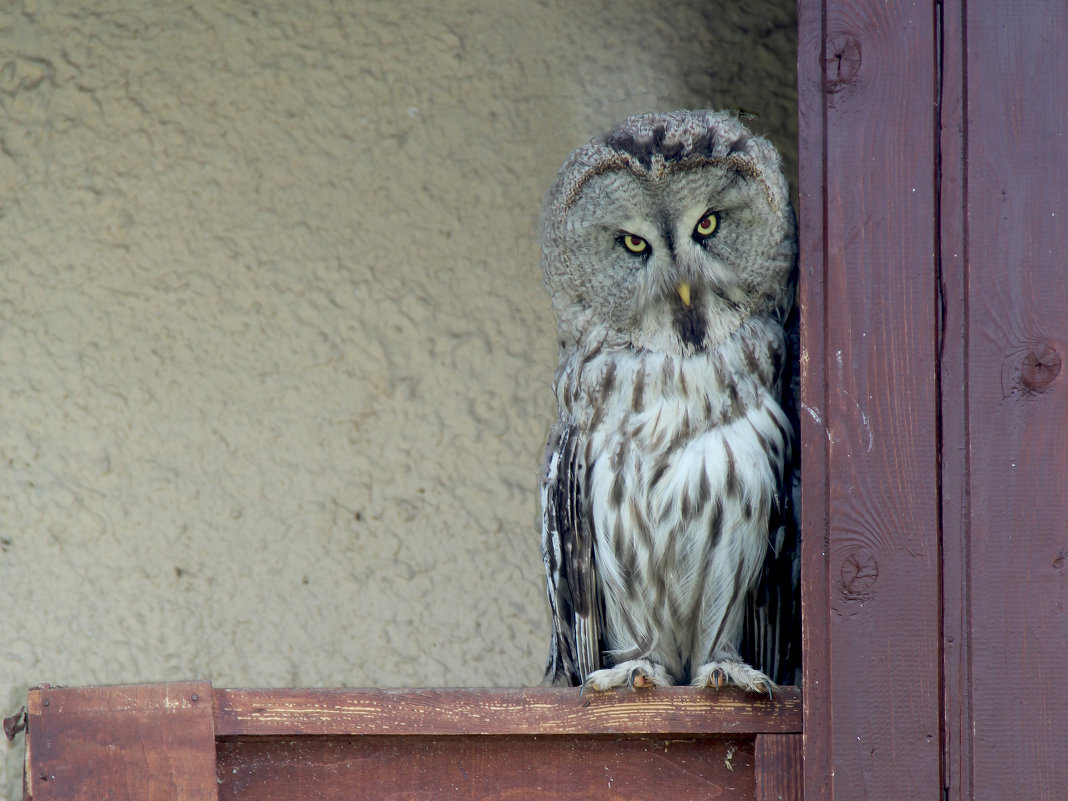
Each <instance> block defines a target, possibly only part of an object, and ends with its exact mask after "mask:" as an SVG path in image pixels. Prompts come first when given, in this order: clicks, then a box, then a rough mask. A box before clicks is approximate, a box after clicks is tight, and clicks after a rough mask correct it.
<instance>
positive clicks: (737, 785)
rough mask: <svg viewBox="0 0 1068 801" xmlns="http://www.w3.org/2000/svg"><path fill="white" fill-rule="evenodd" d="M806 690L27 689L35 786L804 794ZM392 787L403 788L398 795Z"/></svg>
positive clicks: (523, 794)
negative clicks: (756, 694)
mask: <svg viewBox="0 0 1068 801" xmlns="http://www.w3.org/2000/svg"><path fill="white" fill-rule="evenodd" d="M801 721H802V711H801V694H800V691H799V690H797V689H794V688H786V689H783V690H781V691H780V692H778V693H777V694H776V695H775V698H774V699H772V700H769V699H766V698H753V697H752V696H747V695H744V694H743V693H740V692H738V691H735V690H721V691H719V692H715V691H707V690H706V691H697V690H692V689H689V688H669V689H656V690H652V689H651V690H640V691H637V692H629V691H628V692H614V693H607V694H589V693H588V694H586V695H580V694H579V693H578V691H577V690H566V689H564V690H561V689H545V688H534V689H519V690H470V689H424V690H310V689H292V690H278V689H265V690H227V689H213V688H212V686H211V685H210V684H209V683H207V682H191V683H175V684H143V685H120V686H112V687H81V688H58V687H49V686H47V685H45V686H42V687H39V688H37V689H34V690H31V691H30V694H29V698H28V701H27V730H26V736H27V740H26V774H25V775H26V782H25V787H26V798H27V799H34V800H35V801H51V800H52V799H55V800H56V801H59V800H61V799H63V800H67V799H70V800H73V799H90V798H94V799H95V798H102V797H107V798H108V799H110V801H123V799H129V801H133V800H134V799H145V798H175V799H182V801H187V800H189V801H220V799H221V801H229V799H234V801H237V800H238V799H242V800H247V801H254V800H255V801H259V800H263V801H266V800H267V799H283V798H285V799H288V798H296V797H305V796H307V795H308V793H309V791H310V788H314V795H315V797H316V798H320V799H338V801H341V799H360V798H366V799H378V798H382V797H385V796H387V795H389V797H397V798H413V799H424V798H435V799H475V798H477V799H506V798H508V799H514V798H524V799H530V801H538V800H539V799H549V798H554V799H559V798H564V799H568V798H570V799H577V798H603V799H609V800H610V799H645V798H648V799H656V801H662V799H663V798H704V797H718V796H719V795H723V796H725V797H730V798H737V799H743V800H744V799H757V800H758V801H765V799H773V798H774V799H783V801H797V800H798V799H799V798H800V781H801V734H800V732H801ZM391 793H392V794H393V795H390V794H391Z"/></svg>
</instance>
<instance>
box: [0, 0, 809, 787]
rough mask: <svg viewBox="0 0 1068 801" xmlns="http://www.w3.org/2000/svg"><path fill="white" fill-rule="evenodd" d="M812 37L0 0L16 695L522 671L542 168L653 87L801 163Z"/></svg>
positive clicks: (485, 7)
mask: <svg viewBox="0 0 1068 801" xmlns="http://www.w3.org/2000/svg"><path fill="white" fill-rule="evenodd" d="M743 7H744V10H743ZM794 41H795V29H794V9H793V4H792V3H791V2H781V0H775V1H774V2H767V3H751V2H743V0H730V1H729V2H719V3H717V2H710V1H709V0H705V1H704V2H698V1H697V0H685V1H684V2H678V3H667V4H664V3H652V2H637V1H636V0H630V1H628V2H617V3H607V2H606V3H599V2H590V3H569V2H563V1H562V0H561V1H560V2H555V1H554V0H547V1H546V2H539V3H534V2H526V0H513V1H512V2H503V3H489V2H483V3H478V2H470V1H464V2H438V1H437V0H421V1H420V2H409V3H384V2H340V1H339V2H328V1H327V0H316V1H311V0H309V1H308V2H302V3H289V2H283V1H282V0H267V2H262V1H261V2H241V1H240V0H210V2H209V1H208V0H194V1H193V2H181V3H178V2H161V3H160V2H155V3H154V2H149V1H148V0H100V1H98V2H93V3H88V2H86V3H81V4H79V3H72V2H48V0H42V1H41V2H30V0H26V1H25V2H22V3H21V4H19V3H14V4H12V3H6V4H3V5H2V6H0V275H2V279H3V281H2V284H0V587H2V589H3V599H4V610H3V613H2V614H3V626H2V628H0V702H2V703H3V704H4V708H3V709H0V711H2V712H4V713H5V714H6V713H10V712H13V711H14V710H16V709H17V708H18V706H19V704H20V703H21V702H22V700H23V699H24V696H25V692H26V689H27V687H29V686H31V685H34V684H37V683H40V682H46V681H47V682H50V683H59V684H68V685H71V684H90V683H116V682H134V681H157V680H171V679H187V678H194V677H202V678H207V679H210V680H211V681H213V682H214V683H215V684H216V685H217V686H269V685H302V686H328V685H334V686H346V685H348V686H353V685H376V686H404V685H523V684H529V683H535V682H537V681H538V680H539V678H540V673H541V668H542V663H543V659H544V646H545V641H546V633H547V628H546V627H547V613H546V610H545V603H544V600H543V587H542V583H543V576H542V567H541V562H540V556H539V550H538V548H539V546H538V536H537V532H536V518H537V500H536V492H535V488H536V472H537V467H538V465H539V463H540V459H541V449H542V445H543V441H544V437H545V434H546V432H547V430H548V427H549V424H550V423H551V421H552V419H553V417H554V405H553V400H552V396H551V394H550V391H549V383H550V380H551V376H552V371H553V368H554V367H555V360H556V351H555V344H554V322H553V319H552V315H551V310H550V308H549V303H548V300H547V298H546V296H545V294H544V292H543V290H542V287H541V276H540V272H539V269H538V264H537V261H538V250H537V243H536V239H535V231H536V221H537V215H538V211H539V207H540V203H541V197H542V194H543V192H544V191H545V190H546V189H547V188H548V186H549V183H550V182H551V180H552V178H553V176H554V174H555V171H556V169H557V167H558V166H559V165H560V163H561V162H562V161H563V159H564V157H565V156H566V155H567V153H568V152H569V151H570V150H571V149H572V148H574V147H576V146H578V145H579V144H581V143H582V142H584V141H585V140H587V139H588V138H589V137H590V136H592V135H593V134H595V133H597V132H598V131H599V130H602V129H603V128H605V127H607V126H608V125H610V124H612V123H614V122H615V121H617V120H618V119H620V118H622V117H623V116H626V115H628V114H631V113H635V112H638V111H645V110H654V109H661V110H664V109H670V108H676V107H691V108H696V107H709V106H713V107H738V108H742V109H745V110H746V111H749V112H754V113H756V114H757V115H758V117H757V119H756V120H755V121H753V122H751V123H750V124H751V125H752V126H753V127H754V128H756V129H758V130H760V131H761V132H765V133H768V134H769V135H770V136H771V137H772V139H773V140H774V141H775V142H776V143H777V144H778V145H779V146H780V147H781V148H782V149H783V151H784V154H785V156H786V158H787V162H788V164H789V165H790V166H791V168H792V166H793V164H794V153H795V145H794V139H795V131H796V123H795V106H796V101H795V90H794V55H795V50H794ZM19 751H20V749H19V748H16V747H12V748H8V749H7V758H6V759H5V760H4V766H3V775H2V777H0V792H6V794H7V795H8V797H11V798H14V797H17V795H18V794H19V792H20V791H19V786H20V785H19V782H20V770H21V768H20V759H21V754H20V753H19Z"/></svg>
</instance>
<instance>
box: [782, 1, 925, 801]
mask: <svg viewBox="0 0 1068 801" xmlns="http://www.w3.org/2000/svg"><path fill="white" fill-rule="evenodd" d="M800 10H801V31H800V43H799V87H800V88H799V91H800V94H801V109H802V111H801V128H802V137H801V145H802V148H803V150H802V153H801V163H802V164H803V165H807V166H806V167H805V169H804V170H803V172H802V184H803V185H802V191H801V209H800V212H801V219H802V221H803V223H802V227H801V236H802V241H801V252H802V254H803V256H802V270H801V280H802V284H801V303H802V325H803V327H804V330H805V335H804V338H803V352H802V404H803V409H802V417H803V418H805V419H804V427H803V429H802V449H803V450H802V462H803V464H802V471H803V476H804V477H805V478H804V483H805V488H804V495H803V502H802V509H803V515H804V519H803V531H804V538H803V546H802V547H803V558H802V571H803V575H804V577H805V578H804V584H805V595H804V600H805V613H806V618H805V620H806V624H805V642H804V653H805V659H806V669H805V697H806V704H807V710H808V711H807V717H806V744H805V777H806V778H805V797H806V799H811V801H817V799H842V800H843V801H858V800H859V799H868V798H870V799H885V798H894V799H899V800H902V801H903V800H905V799H930V798H937V797H938V796H939V794H940V793H941V781H940V747H939V746H940V737H939V734H940V719H941V715H940V712H941V708H940V707H941V694H940V672H941V664H940V653H941V649H940V597H939V588H940V577H939V540H938V522H939V498H938V428H937V419H938V415H937V408H938V407H937V403H938V395H937V351H936V345H937V339H936V334H937V325H936V321H937V319H938V309H937V303H936V301H937V291H936V287H937V281H936V265H935V259H934V254H935V250H936V246H937V245H936V241H937V240H936V224H935V215H934V214H933V209H935V208H936V203H935V181H934V167H935V164H936V156H937V147H936V137H935V131H936V127H935V125H936V120H935V108H936V106H935V103H936V100H937V67H936V53H937V31H936V27H935V20H934V16H933V12H932V10H931V8H930V7H928V6H924V5H919V4H915V3H912V2H904V1H903V0H891V1H890V2H886V3H877V4H873V3H857V2H834V1H832V0H826V2H824V3H822V4H820V3H811V4H810V3H806V2H802V3H801V6H800ZM816 165H820V167H821V169H820V170H818V171H817V170H816ZM806 182H807V183H808V186H805V183H806ZM814 206H815V207H816V210H815V211H813V207H814ZM810 213H812V214H814V217H813V219H811V220H809V219H808V215H809V214H810Z"/></svg>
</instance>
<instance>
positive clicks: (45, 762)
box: [25, 682, 219, 801]
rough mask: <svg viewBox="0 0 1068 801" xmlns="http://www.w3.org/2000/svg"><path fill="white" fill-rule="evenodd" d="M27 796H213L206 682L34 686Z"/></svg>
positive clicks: (39, 799)
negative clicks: (84, 686)
mask: <svg viewBox="0 0 1068 801" xmlns="http://www.w3.org/2000/svg"><path fill="white" fill-rule="evenodd" d="M27 716H28V717H27V728H26V775H25V786H26V798H27V799H32V801H82V800H83V799H84V801H96V800H97V799H101V798H107V799H109V801H171V799H180V801H218V797H219V792H218V783H217V781H216V778H215V728H214V722H213V720H214V718H213V713H212V688H211V685H210V684H208V683H207V682H196V683H185V684H138V685H127V686H118V687H89V688H77V689H61V688H57V687H47V686H45V687H41V688H38V689H35V690H31V691H30V694H29V699H28V701H27Z"/></svg>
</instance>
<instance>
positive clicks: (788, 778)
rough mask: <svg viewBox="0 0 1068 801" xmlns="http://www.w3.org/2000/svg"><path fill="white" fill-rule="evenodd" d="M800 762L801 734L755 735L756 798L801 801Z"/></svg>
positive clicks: (754, 770) (771, 800)
mask: <svg viewBox="0 0 1068 801" xmlns="http://www.w3.org/2000/svg"><path fill="white" fill-rule="evenodd" d="M801 765H802V737H801V735H799V734H760V735H757V737H756V740H755V742H754V744H753V775H754V778H755V780H756V786H755V788H754V797H755V798H756V801H801V799H802V787H801V785H802V771H801Z"/></svg>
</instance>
